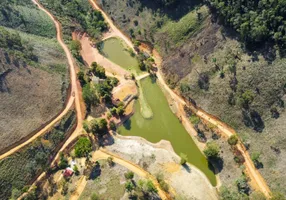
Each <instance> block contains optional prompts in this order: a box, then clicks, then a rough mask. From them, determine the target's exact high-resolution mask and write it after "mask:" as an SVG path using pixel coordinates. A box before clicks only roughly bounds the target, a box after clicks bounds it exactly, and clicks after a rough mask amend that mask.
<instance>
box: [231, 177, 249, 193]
mask: <svg viewBox="0 0 286 200" xmlns="http://www.w3.org/2000/svg"><path fill="white" fill-rule="evenodd" d="M235 183H236V186H237V189H238V191H239V192H240V193H244V194H247V195H248V194H249V191H250V188H249V185H248V183H247V179H246V177H245V176H244V175H243V176H242V177H240V178H239V179H237V180H236V182H235Z"/></svg>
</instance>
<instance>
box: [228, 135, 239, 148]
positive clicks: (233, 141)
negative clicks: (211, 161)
mask: <svg viewBox="0 0 286 200" xmlns="http://www.w3.org/2000/svg"><path fill="white" fill-rule="evenodd" d="M227 142H228V144H230V145H231V146H233V145H236V144H237V142H238V138H237V136H236V135H232V136H230V138H228V140H227Z"/></svg>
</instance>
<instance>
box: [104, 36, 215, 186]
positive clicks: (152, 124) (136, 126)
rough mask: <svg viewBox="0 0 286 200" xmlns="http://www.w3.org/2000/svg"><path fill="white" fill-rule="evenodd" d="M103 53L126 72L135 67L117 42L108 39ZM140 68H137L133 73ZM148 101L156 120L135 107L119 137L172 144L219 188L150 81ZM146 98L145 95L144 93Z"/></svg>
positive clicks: (144, 84) (144, 85)
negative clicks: (132, 137) (135, 137)
mask: <svg viewBox="0 0 286 200" xmlns="http://www.w3.org/2000/svg"><path fill="white" fill-rule="evenodd" d="M102 51H103V52H104V54H105V56H106V57H107V58H109V59H110V60H111V61H113V62H115V63H116V64H118V65H120V66H122V67H124V68H126V67H127V66H130V65H132V63H133V64H135V61H136V60H135V61H134V59H133V58H132V57H131V56H130V54H129V53H128V52H125V51H124V46H123V44H122V43H121V41H120V40H118V39H116V38H111V39H108V40H106V41H105V42H104V45H103V48H102ZM136 67H138V64H137V66H135V65H134V66H133V68H132V69H133V70H134V69H136ZM139 85H140V86H141V89H142V91H143V95H144V97H145V98H144V99H145V101H146V103H147V104H148V105H149V107H150V108H151V109H152V112H153V117H152V118H151V119H146V118H144V117H143V116H142V114H141V113H142V112H140V109H141V107H140V103H139V101H137V102H136V103H135V114H134V115H133V116H132V117H131V118H130V119H129V120H128V121H127V122H126V123H125V124H124V125H123V126H121V127H120V128H119V130H118V131H119V133H120V134H122V135H128V136H140V137H143V138H145V139H147V140H148V141H150V142H153V143H156V142H159V141H160V140H162V139H164V140H168V141H170V142H171V144H172V146H173V148H174V150H175V152H176V153H177V154H178V155H180V153H184V154H186V155H187V156H188V162H189V163H191V164H193V165H195V166H196V167H198V168H199V169H200V170H201V171H202V172H203V173H204V174H205V175H206V176H207V177H208V179H209V180H210V182H211V183H212V185H216V178H215V175H214V173H213V172H212V171H211V170H210V169H209V167H208V162H207V160H206V158H205V157H204V156H203V154H202V153H201V152H200V150H199V149H198V147H197V146H196V144H195V143H194V141H193V140H192V138H191V137H190V136H189V134H188V133H187V131H186V130H185V128H184V126H183V125H182V124H181V123H180V121H179V119H178V118H177V117H176V116H175V115H174V114H173V113H172V111H171V109H170V107H169V105H168V102H167V99H166V97H165V96H164V94H163V92H162V91H161V88H160V87H159V86H158V84H157V83H156V80H154V79H151V78H149V77H148V78H146V79H143V80H141V81H140V84H139ZM141 95H142V93H141Z"/></svg>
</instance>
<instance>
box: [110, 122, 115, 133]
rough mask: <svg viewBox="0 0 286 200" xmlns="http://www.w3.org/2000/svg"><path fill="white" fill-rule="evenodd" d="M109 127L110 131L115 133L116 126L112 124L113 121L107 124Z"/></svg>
mask: <svg viewBox="0 0 286 200" xmlns="http://www.w3.org/2000/svg"><path fill="white" fill-rule="evenodd" d="M109 127H110V129H111V130H113V131H115V130H116V124H115V122H114V121H111V122H110V123H109Z"/></svg>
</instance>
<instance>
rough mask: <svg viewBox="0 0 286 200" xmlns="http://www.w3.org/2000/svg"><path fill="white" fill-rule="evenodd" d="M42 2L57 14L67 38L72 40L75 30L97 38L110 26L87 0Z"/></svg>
mask: <svg viewBox="0 0 286 200" xmlns="http://www.w3.org/2000/svg"><path fill="white" fill-rule="evenodd" d="M40 2H41V3H42V4H43V5H44V6H45V7H46V8H48V9H49V10H50V11H52V13H53V14H54V15H55V16H57V18H58V19H59V21H60V22H61V24H62V27H63V34H64V37H65V39H66V40H70V41H71V35H72V34H71V33H72V32H73V31H80V32H86V33H88V35H89V36H90V37H92V38H96V39H97V38H100V37H101V33H102V32H104V31H106V30H107V28H108V27H107V24H106V23H105V22H104V18H103V16H102V15H101V12H99V11H96V10H94V9H92V7H91V6H90V4H89V3H88V2H87V0H73V1H66V0H60V1H59V0H40Z"/></svg>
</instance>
